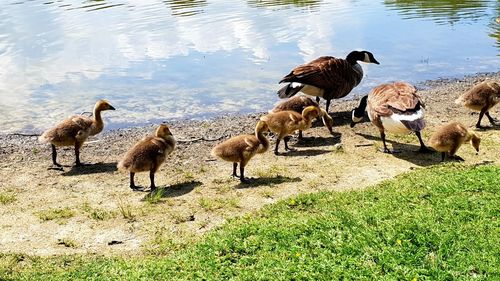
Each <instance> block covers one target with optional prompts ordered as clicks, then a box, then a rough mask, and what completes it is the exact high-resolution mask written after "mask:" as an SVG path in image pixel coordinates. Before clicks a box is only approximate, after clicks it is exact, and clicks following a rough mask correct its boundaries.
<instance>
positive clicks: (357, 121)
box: [351, 111, 363, 123]
mask: <svg viewBox="0 0 500 281" xmlns="http://www.w3.org/2000/svg"><path fill="white" fill-rule="evenodd" d="M351 119H352V122H354V123H359V122H361V120H363V117H356V116H354V111H353V112H352V117H351Z"/></svg>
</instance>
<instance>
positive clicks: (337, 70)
mask: <svg viewBox="0 0 500 281" xmlns="http://www.w3.org/2000/svg"><path fill="white" fill-rule="evenodd" d="M358 78H359V77H357V76H356V74H355V72H354V70H353V66H352V65H351V64H350V63H349V62H347V61H346V60H344V59H338V58H334V57H328V56H325V57H319V58H317V59H315V60H313V61H311V62H309V63H307V64H303V65H299V66H297V67H296V68H294V69H293V70H292V71H291V72H290V73H289V74H288V75H287V76H285V77H283V79H282V80H281V81H280V83H282V82H299V83H302V84H307V85H311V86H315V87H318V88H321V89H325V90H327V91H336V92H339V93H342V94H344V93H345V92H346V91H347V93H349V92H350V91H351V90H352V88H354V87H355V86H356V85H357V84H358V82H359V81H358ZM359 80H361V79H359ZM347 93H346V94H347Z"/></svg>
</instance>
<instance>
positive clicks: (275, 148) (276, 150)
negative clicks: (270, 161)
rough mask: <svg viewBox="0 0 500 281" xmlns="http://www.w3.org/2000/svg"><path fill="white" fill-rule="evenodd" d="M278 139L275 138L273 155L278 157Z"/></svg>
mask: <svg viewBox="0 0 500 281" xmlns="http://www.w3.org/2000/svg"><path fill="white" fill-rule="evenodd" d="M280 141H281V140H280V139H279V138H277V139H276V146H275V147H274V155H279V152H278V146H279V145H280Z"/></svg>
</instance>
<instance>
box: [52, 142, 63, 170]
mask: <svg viewBox="0 0 500 281" xmlns="http://www.w3.org/2000/svg"><path fill="white" fill-rule="evenodd" d="M56 159H57V150H56V146H55V145H53V144H52V164H54V165H55V166H57V167H61V164H59V163H57V161H56Z"/></svg>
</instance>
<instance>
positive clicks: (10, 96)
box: [0, 0, 500, 132]
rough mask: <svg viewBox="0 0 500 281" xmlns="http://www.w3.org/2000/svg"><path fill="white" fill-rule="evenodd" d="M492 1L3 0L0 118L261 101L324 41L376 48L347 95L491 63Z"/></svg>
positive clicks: (119, 123) (24, 121)
mask: <svg viewBox="0 0 500 281" xmlns="http://www.w3.org/2000/svg"><path fill="white" fill-rule="evenodd" d="M498 16H500V1H467V0H462V1H456V0H455V1H443V0H441V1H411V0H406V1H397V0H388V1H372V0H359V1H355V0H351V1H314V0H307V1H300V0H299V1H288V0H281V1H275V0H264V1H258V0H248V1H236V0H235V1H227V0H226V1H218V0H214V1H212V0H193V1H174V0H165V1H160V0H99V1H98V0H95V1H71V0H56V1H50V0H45V1H38V0H32V1H22V0H14V1H12V0H3V1H0V113H1V114H0V132H30V131H40V130H41V129H43V128H47V127H48V126H50V125H52V124H53V123H55V122H56V121H57V120H60V119H62V118H64V117H66V116H68V115H70V114H73V113H79V112H81V111H89V110H91V109H92V107H93V104H94V103H95V101H96V100H97V99H100V98H106V99H108V100H109V101H110V102H111V103H112V104H113V105H114V106H115V107H116V108H117V111H115V112H106V113H105V116H106V120H107V122H108V123H107V126H108V128H117V127H124V126H134V125H140V124H146V123H150V122H158V121H160V120H162V121H163V120H171V119H176V118H203V117H208V116H212V115H215V114H221V113H236V112H255V111H261V110H268V109H269V108H271V107H272V106H273V104H274V103H275V102H276V101H277V96H276V94H275V92H276V90H277V89H278V88H279V85H278V84H277V82H278V81H279V80H280V79H281V77H283V76H284V75H285V74H287V73H288V72H289V71H290V69H291V68H293V67H294V66H296V65H298V64H301V63H304V62H307V61H310V60H312V59H314V58H316V57H318V56H321V55H332V56H336V57H345V56H346V55H347V53H349V52H350V51H351V50H354V49H364V50H369V51H371V52H373V54H374V55H375V57H376V58H377V60H378V61H380V63H381V64H380V65H366V64H363V68H364V71H365V78H364V79H363V81H362V82H361V84H360V85H359V86H358V87H357V88H355V89H354V90H353V93H352V94H351V95H350V97H353V96H355V95H356V94H358V95H359V94H361V93H366V92H367V91H368V90H369V89H370V88H371V87H373V86H374V85H376V84H379V83H382V82H386V81H389V80H395V79H398V80H401V79H402V80H408V81H411V82H419V81H423V80H427V79H435V78H439V77H458V76H463V75H466V74H473V73H476V72H489V71H499V69H500V68H499V65H500V25H499V24H497V23H496V22H495V18H496V17H498Z"/></svg>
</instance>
